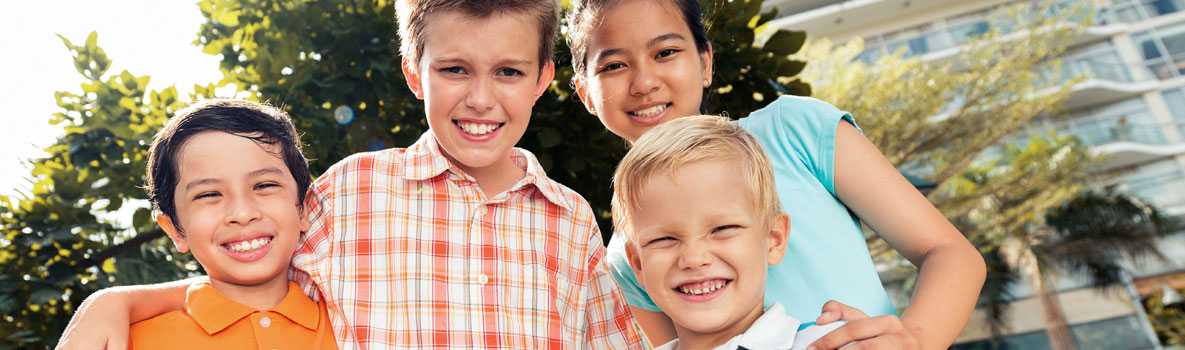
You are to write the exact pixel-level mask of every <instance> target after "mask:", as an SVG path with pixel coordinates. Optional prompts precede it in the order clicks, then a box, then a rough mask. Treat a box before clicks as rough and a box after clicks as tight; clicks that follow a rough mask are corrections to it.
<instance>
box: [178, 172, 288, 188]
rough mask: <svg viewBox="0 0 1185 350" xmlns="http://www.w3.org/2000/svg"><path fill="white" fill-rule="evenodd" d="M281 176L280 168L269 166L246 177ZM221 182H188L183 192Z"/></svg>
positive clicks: (211, 180) (209, 180)
mask: <svg viewBox="0 0 1185 350" xmlns="http://www.w3.org/2000/svg"><path fill="white" fill-rule="evenodd" d="M283 174H284V171H282V170H280V168H277V167H274V166H269V167H266V168H263V169H258V170H255V171H252V172H250V173H247V177H257V176H263V175H283ZM221 182H222V180H220V179H216V178H204V179H198V180H194V181H190V182H188V183H186V184H185V190H186V191H189V190H190V189H192V188H194V187H197V186H201V185H209V184H217V183H221Z"/></svg>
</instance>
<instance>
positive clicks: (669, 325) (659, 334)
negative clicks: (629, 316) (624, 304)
mask: <svg viewBox="0 0 1185 350" xmlns="http://www.w3.org/2000/svg"><path fill="white" fill-rule="evenodd" d="M630 312H631V313H633V314H634V319H636V320H638V325H639V326H642V332H643V333H645V334H644V335H645V336H646V340H647V341H649V342H650V345H651V346H652V347H657V346H659V345H663V344H666V343H667V342H669V341H671V339H675V323H674V322H672V321H671V318H670V317H667V315H666V314H664V313H661V312H654V311H650V310H646V309H643V308H638V307H633V306H630Z"/></svg>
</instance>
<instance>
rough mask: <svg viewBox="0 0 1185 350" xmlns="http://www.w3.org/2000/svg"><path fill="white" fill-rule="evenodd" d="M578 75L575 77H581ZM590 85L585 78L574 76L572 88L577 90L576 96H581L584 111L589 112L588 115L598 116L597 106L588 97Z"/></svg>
mask: <svg viewBox="0 0 1185 350" xmlns="http://www.w3.org/2000/svg"><path fill="white" fill-rule="evenodd" d="M579 74H580V73H576V74H575V75H579ZM587 84H588V83H587V82H586V81H585V78H581V77H577V76H573V77H572V87H573V88H575V89H576V96H580V103H582V104H584V109H587V110H588V114H592V115H594V116H595V115H597V108H596V105H594V104H593V103H592V99H590V98H589V97H588V85H587Z"/></svg>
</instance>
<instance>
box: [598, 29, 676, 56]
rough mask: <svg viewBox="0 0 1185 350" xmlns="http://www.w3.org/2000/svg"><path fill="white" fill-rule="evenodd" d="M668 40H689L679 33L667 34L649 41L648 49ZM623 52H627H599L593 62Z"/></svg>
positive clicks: (613, 49)
mask: <svg viewBox="0 0 1185 350" xmlns="http://www.w3.org/2000/svg"><path fill="white" fill-rule="evenodd" d="M667 40H687V38H684V37H683V36H682V35H679V34H678V33H666V34H663V35H659V36H656V37H654V39H650V41H647V42H646V47H654V46H655V45H658V43H661V42H663V41H667ZM622 51H625V50H622V49H620V48H612V49H604V50H601V51H600V52H597V55H596V57H594V59H593V62H597V61H600V60H601V59H603V58H605V57H607V56H612V55H616V54H619V53H621V52H622Z"/></svg>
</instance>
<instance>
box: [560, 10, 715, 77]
mask: <svg viewBox="0 0 1185 350" xmlns="http://www.w3.org/2000/svg"><path fill="white" fill-rule="evenodd" d="M622 1H625V0H573V3H574V4H573V5H572V11H571V12H570V13H568V30H567V39H568V48H569V49H570V50H571V51H572V68H574V69H575V73H576V74H575V77H576V78H577V79H579V78H580V77H582V76H583V75H584V74H585V69H586V67H587V65H588V42H589V38H588V37H589V34H591V33H592V31H593V30H594V29H596V28H597V26H599V25H600V24H601V20H602V17H603V16H604V14H605V12H606V11H608V10H609V9H611V8H613V6H616V5H617V4H619V3H621V2H622ZM647 1H660V0H647ZM661 1H669V2H673V3H674V5H675V7H677V8H678V9H679V12H680V13H682V14H683V23H686V24H687V29H688V30H689V31H691V38H692V41H694V42H695V48H696V50H697V51H699V53H704V52H707V51H708V49H709V48H711V46H712V43H711V42H710V41H708V31H707V29H705V28H704V18H703V17H704V16H703V11H701V10H700V7H699V1H698V0H661Z"/></svg>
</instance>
